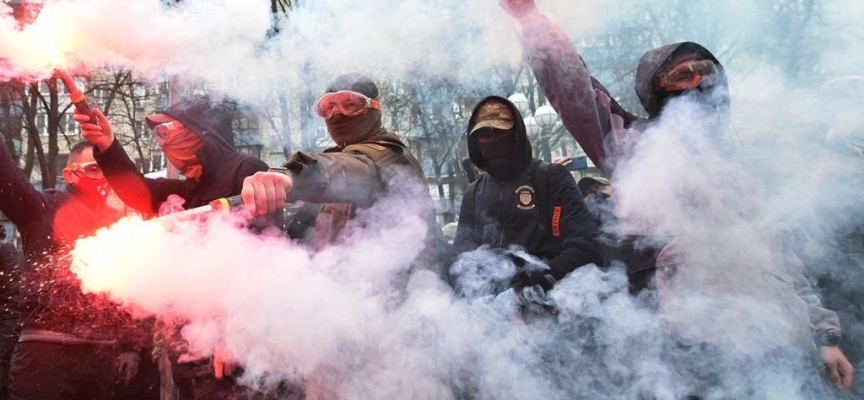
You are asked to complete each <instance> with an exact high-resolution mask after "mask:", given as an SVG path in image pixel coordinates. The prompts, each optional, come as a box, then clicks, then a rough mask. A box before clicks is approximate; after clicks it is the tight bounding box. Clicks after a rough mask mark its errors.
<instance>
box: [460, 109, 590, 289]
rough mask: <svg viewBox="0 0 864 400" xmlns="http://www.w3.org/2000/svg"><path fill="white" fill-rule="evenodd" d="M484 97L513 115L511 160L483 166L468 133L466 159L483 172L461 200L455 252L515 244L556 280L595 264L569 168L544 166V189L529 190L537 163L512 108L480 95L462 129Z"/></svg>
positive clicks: (585, 215)
mask: <svg viewBox="0 0 864 400" xmlns="http://www.w3.org/2000/svg"><path fill="white" fill-rule="evenodd" d="M489 101H497V102H500V103H504V104H505V105H507V107H508V108H510V110H511V112H512V114H513V115H514V116H516V118H514V120H515V121H514V126H513V128H511V129H512V135H514V136H513V137H512V139H511V140H513V141H514V143H515V146H514V151H513V155H512V164H511V165H509V166H507V167H505V168H500V169H497V170H496V169H494V168H492V169H488V168H489V166H488V165H487V162H486V160H485V159H484V158H483V155H482V153H481V151H480V149H479V145H478V142H477V136H478V135H477V133H476V132H474V133H472V134H469V135H468V154H469V156H470V158H471V161H472V162H473V163H474V164H475V165H477V166H478V167H480V168H483V169H488V170H487V173H486V174H484V175H483V176H481V177H480V178H479V179H477V180H476V181H475V182H474V183H472V184H471V185H470V186H469V188H468V190H467V191H466V193H465V198H463V200H462V208H461V210H460V212H459V225H458V227H457V230H456V238H455V239H454V241H453V247H454V250H455V251H456V252H459V253H461V252H464V251H470V250H473V249H476V248H478V247H480V246H481V245H489V246H490V247H491V248H494V249H502V250H506V249H508V248H509V247H510V246H511V245H515V246H519V247H522V248H524V249H525V250H526V251H527V252H528V253H530V254H532V255H534V256H536V257H538V258H541V259H544V260H546V261H547V262H548V264H549V268H550V270H551V274H552V276H553V277H554V278H555V279H556V280H560V279H563V278H564V277H565V276H566V275H567V274H569V273H570V272H572V271H573V270H575V269H576V268H578V267H581V266H583V265H586V264H591V263H596V264H598V265H599V264H600V263H601V262H602V256H601V255H600V249H599V245H598V243H597V241H596V236H597V225H596V222H595V220H594V218H593V217H592V216H591V214H590V213H589V212H588V211H587V209H586V208H585V204H584V202H583V198H582V195H581V193H579V188H578V186H577V185H576V180H575V179H573V176H572V175H570V172H568V171H567V169H566V168H564V167H563V166H561V165H558V164H547V165H546V169H545V171H546V174H547V176H546V182H547V184H546V186H547V188H546V189H547V190H546V192H545V193H540V192H539V191H538V190H537V188H535V182H537V179H536V177H535V175H536V174H538V173H542V172H541V171H542V170H541V169H538V168H539V165H540V163H541V161H540V160H537V159H535V158H532V157H531V143H530V141H529V140H528V135H527V133H526V130H525V125H524V123H523V122H522V119H521V117H520V115H521V114H520V113H519V111H518V109H517V108H516V106H514V105H513V103H511V102H510V101H508V100H507V99H505V98H502V97H497V96H491V97H487V98H486V99H483V100H482V101H480V103H478V104H477V107H475V108H474V112H473V113H472V115H471V118H470V119H469V122H468V131H469V132H471V129H472V128H473V126H474V125H475V124H476V119H477V114H478V111H479V110H480V108H481V107H482V106H483V105H484V104H485V103H487V102H489ZM553 213H554V214H557V215H558V217H555V216H554V215H552V214H553ZM556 218H557V222H554V221H555V220H556Z"/></svg>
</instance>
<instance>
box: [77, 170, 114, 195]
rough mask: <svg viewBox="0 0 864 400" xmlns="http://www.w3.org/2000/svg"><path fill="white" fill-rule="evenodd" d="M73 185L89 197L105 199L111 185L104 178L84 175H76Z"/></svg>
mask: <svg viewBox="0 0 864 400" xmlns="http://www.w3.org/2000/svg"><path fill="white" fill-rule="evenodd" d="M75 187H76V188H78V190H80V191H81V193H84V195H86V196H87V197H89V198H91V199H98V200H99V201H105V198H106V197H108V193H109V192H110V191H111V186H110V185H109V184H108V180H107V179H105V178H100V179H93V178H89V177H87V176H86V175H78V182H77V183H76V184H75Z"/></svg>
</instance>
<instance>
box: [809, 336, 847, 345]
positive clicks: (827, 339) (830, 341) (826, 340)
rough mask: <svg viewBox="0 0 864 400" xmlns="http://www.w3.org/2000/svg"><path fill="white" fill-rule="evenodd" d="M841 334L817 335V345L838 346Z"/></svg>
mask: <svg viewBox="0 0 864 400" xmlns="http://www.w3.org/2000/svg"><path fill="white" fill-rule="evenodd" d="M840 339H841V336H840V335H838V334H826V335H819V336H816V339H815V342H816V346H817V347H825V346H837V345H839V344H840Z"/></svg>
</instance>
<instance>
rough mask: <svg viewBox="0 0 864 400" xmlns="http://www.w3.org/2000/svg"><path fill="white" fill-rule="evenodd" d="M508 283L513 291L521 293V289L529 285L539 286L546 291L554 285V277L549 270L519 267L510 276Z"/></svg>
mask: <svg viewBox="0 0 864 400" xmlns="http://www.w3.org/2000/svg"><path fill="white" fill-rule="evenodd" d="M510 285H511V286H512V287H513V291H515V292H516V293H521V292H522V289H524V288H527V287H531V286H535V285H536V286H540V287H541V288H543V291H545V292H548V291H550V290H552V287H553V286H555V278H554V277H552V275H551V274H550V272H549V270H548V269H547V270H529V269H528V268H520V269H519V270H518V271H516V273H515V274H513V277H512V278H510Z"/></svg>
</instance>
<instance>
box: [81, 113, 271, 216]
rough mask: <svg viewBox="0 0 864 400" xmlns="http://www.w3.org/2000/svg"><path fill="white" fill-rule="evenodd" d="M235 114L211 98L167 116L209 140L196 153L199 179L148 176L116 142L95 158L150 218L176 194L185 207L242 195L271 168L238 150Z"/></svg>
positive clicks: (133, 204)
mask: <svg viewBox="0 0 864 400" xmlns="http://www.w3.org/2000/svg"><path fill="white" fill-rule="evenodd" d="M234 112H235V111H234V110H232V109H231V107H230V106H228V105H227V104H226V103H221V104H214V103H211V100H210V99H209V98H207V97H191V98H187V99H185V100H184V101H181V102H179V103H177V104H176V105H174V106H172V107H170V108H168V109H167V110H165V111H164V112H163V114H165V115H168V116H170V117H172V118H174V119H176V120H177V121H180V122H181V123H183V125H184V126H186V127H187V128H189V129H190V130H191V131H192V132H194V133H195V134H196V135H198V136H199V137H201V139H203V141H204V146H202V147H201V148H200V149H199V150H198V151H197V152H196V153H195V155H196V157H197V158H198V160H199V161H200V162H201V166H202V173H201V177H200V179H199V180H197V181H195V180H192V179H185V180H179V179H164V178H159V179H149V178H145V177H144V175H143V174H141V172H139V171H138V168H136V166H135V164H134V163H133V162H132V160H131V159H130V158H129V156H128V155H127V154H126V152H125V150H123V147H122V146H121V145H120V143H119V141H117V140H115V141H114V143H112V144H111V146H110V147H109V148H108V150H106V151H104V152H102V151H99V149H98V148H97V149H94V152H93V153H94V154H93V156H94V158H95V159H96V161H97V162H98V163H99V166H100V167H102V170H103V171H104V172H105V177H106V178H108V181H109V182H110V183H111V186H112V187H113V188H114V190H115V191H116V192H117V194H118V195H119V196H120V198H121V199H122V200H123V202H124V203H126V204H127V205H129V206H130V207H132V208H135V209H136V210H139V211H141V212H143V213H145V214H147V215H155V214H157V212H158V211H159V206H160V205H161V204H162V203H163V202H164V201H165V200H166V199H167V198H168V196H170V195H172V194H175V195H178V196H180V197H182V198H183V199H184V200H185V202H184V203H183V208H184V209H190V208H195V207H200V206H203V205H206V204H208V203H209V202H211V201H213V200H216V199H219V198H224V197H230V196H235V195H239V194H240V191H241V190H242V188H243V180H244V179H245V178H246V177H247V176H250V175H253V174H254V173H256V172H259V171H267V170H268V169H269V167H268V166H267V164H266V163H264V162H263V161H261V160H259V159H257V158H254V157H252V156H248V155H245V154H240V153H238V152H237V151H236V149H235V148H234V144H233V136H234V135H233V129H232V125H231V123H232V120H233V115H234Z"/></svg>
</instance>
